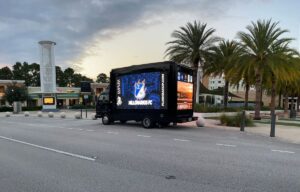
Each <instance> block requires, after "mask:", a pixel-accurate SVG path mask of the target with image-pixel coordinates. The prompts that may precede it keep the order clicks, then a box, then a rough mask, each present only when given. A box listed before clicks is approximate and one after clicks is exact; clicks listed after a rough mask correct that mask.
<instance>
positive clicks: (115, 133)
mask: <svg viewBox="0 0 300 192" xmlns="http://www.w3.org/2000/svg"><path fill="white" fill-rule="evenodd" d="M107 133H108V134H114V135H118V134H119V133H118V132H112V131H107Z"/></svg>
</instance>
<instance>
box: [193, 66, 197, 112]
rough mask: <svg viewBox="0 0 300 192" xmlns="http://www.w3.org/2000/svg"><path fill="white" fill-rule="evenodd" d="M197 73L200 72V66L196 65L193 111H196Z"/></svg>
mask: <svg viewBox="0 0 300 192" xmlns="http://www.w3.org/2000/svg"><path fill="white" fill-rule="evenodd" d="M197 72H198V66H197V65H194V70H193V109H194V110H195V107H196V95H197V93H196V92H197V83H198V82H197Z"/></svg>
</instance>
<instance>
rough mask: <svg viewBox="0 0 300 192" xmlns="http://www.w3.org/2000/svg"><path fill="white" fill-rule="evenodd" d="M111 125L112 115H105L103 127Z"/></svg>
mask: <svg viewBox="0 0 300 192" xmlns="http://www.w3.org/2000/svg"><path fill="white" fill-rule="evenodd" d="M111 123H112V119H111V117H110V115H107V114H105V115H103V117H102V124H103V125H109V124H111Z"/></svg>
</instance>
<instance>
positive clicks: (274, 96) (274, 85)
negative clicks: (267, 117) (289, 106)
mask: <svg viewBox="0 0 300 192" xmlns="http://www.w3.org/2000/svg"><path fill="white" fill-rule="evenodd" d="M271 81H272V88H271V106H270V109H271V117H272V116H273V115H275V98H276V79H275V75H274V74H272V80H271Z"/></svg>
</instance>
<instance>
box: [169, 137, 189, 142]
mask: <svg viewBox="0 0 300 192" xmlns="http://www.w3.org/2000/svg"><path fill="white" fill-rule="evenodd" d="M173 140H174V141H183V142H187V141H190V140H187V139H176V138H175V139H173Z"/></svg>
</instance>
